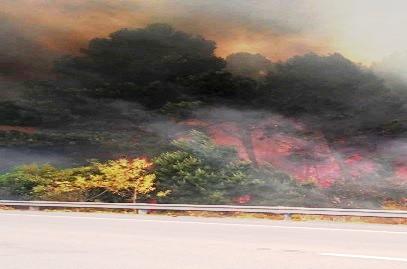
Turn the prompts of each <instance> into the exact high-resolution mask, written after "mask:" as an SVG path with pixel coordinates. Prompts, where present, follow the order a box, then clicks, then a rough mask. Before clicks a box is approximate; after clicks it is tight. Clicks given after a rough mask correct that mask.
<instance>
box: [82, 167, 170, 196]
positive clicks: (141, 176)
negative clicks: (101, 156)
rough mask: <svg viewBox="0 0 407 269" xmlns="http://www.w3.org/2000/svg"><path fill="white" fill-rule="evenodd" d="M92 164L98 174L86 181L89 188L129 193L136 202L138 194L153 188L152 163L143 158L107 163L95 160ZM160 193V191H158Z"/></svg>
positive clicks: (150, 190)
mask: <svg viewBox="0 0 407 269" xmlns="http://www.w3.org/2000/svg"><path fill="white" fill-rule="evenodd" d="M93 165H94V166H95V167H96V168H97V169H98V171H99V174H96V175H91V176H90V180H89V182H88V183H87V185H88V187H89V188H100V189H103V190H105V191H109V192H111V193H116V194H119V195H121V194H122V193H124V195H125V196H126V195H127V193H130V194H131V201H132V202H133V203H136V202H137V199H138V196H139V194H144V195H145V194H148V193H150V192H152V191H154V190H155V187H154V180H155V178H156V176H155V174H154V173H152V172H149V171H148V170H149V169H150V167H151V165H152V163H150V162H148V161H147V160H144V159H133V160H127V159H120V160H117V161H109V162H107V163H104V164H102V163H98V162H95V163H93ZM160 194H162V193H160Z"/></svg>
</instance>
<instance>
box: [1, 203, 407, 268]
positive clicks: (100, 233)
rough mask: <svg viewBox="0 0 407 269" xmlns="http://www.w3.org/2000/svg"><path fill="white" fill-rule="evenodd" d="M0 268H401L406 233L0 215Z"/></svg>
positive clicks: (357, 227) (406, 260)
mask: <svg viewBox="0 0 407 269" xmlns="http://www.w3.org/2000/svg"><path fill="white" fill-rule="evenodd" d="M0 268H1V269H76V268H78V269H94V268H95V269H96V268H97V269H105V268H106V269H121V268H126V269H127V268H132V269H150V268H151V269H156V268H157V269H158V268H159V269H166V268H171V269H229V268H230V269H232V268H233V269H241V268H245V269H246V268H247V269H285V268H287V269H305V268H307V269H308V268H309V269H311V268H312V269H328V268H329V269H346V268H351V269H358V268H369V269H379V268H380V269H386V268H390V269H398V268H400V269H405V268H407V227H406V226H391V225H370V224H340V223H339V224H338V223H320V222H318V223H316V222H301V223H298V222H285V221H266V220H244V219H212V218H209V219H204V218H192V217H177V218H173V217H165V216H135V215H120V214H88V213H54V212H30V211H0Z"/></svg>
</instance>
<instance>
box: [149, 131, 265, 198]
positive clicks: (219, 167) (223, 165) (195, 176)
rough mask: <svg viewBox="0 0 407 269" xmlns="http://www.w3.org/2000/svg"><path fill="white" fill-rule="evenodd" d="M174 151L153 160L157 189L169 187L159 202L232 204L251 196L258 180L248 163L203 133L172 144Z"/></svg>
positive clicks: (192, 134) (193, 132) (195, 133)
mask: <svg viewBox="0 0 407 269" xmlns="http://www.w3.org/2000/svg"><path fill="white" fill-rule="evenodd" d="M172 145H173V146H174V147H175V150H174V151H172V152H166V153H163V154H161V155H160V156H158V157H157V158H156V159H154V167H155V170H156V174H157V188H158V189H159V190H163V189H164V190H170V191H171V193H170V195H168V196H167V197H164V198H162V199H160V200H161V201H163V202H181V203H184V202H185V203H209V204H214V203H215V204H216V203H225V204H230V203H233V199H234V198H236V197H239V196H242V195H253V194H252V191H254V190H255V187H256V186H257V185H260V184H261V180H259V179H257V178H255V177H253V175H251V174H250V170H251V164H250V163H249V162H245V161H241V160H239V159H238V157H237V153H236V151H235V150H234V149H233V148H230V147H223V146H219V145H216V144H214V143H213V142H212V141H211V140H210V139H209V138H208V137H207V136H206V135H204V134H203V133H200V132H197V131H192V132H191V133H190V134H189V137H188V138H183V139H179V140H176V141H174V142H173V143H172Z"/></svg>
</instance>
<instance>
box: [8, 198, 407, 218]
mask: <svg viewBox="0 0 407 269" xmlns="http://www.w3.org/2000/svg"><path fill="white" fill-rule="evenodd" d="M0 206H13V207H18V208H29V209H30V210H39V209H40V208H103V209H133V210H139V212H140V213H141V214H146V213H147V210H171V211H213V212H246V213H269V214H279V215H284V216H285V219H290V218H291V215H292V214H302V215H327V216H356V217H379V218H407V211H403V210H371V209H341V208H307V207H283V206H276V207H275V206H237V205H194V204H146V203H97V202H55V201H12V200H0Z"/></svg>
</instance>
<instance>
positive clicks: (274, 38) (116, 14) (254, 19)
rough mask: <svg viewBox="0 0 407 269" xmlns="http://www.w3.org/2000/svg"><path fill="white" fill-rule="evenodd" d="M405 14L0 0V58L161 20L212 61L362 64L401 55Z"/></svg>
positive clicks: (292, 4)
mask: <svg viewBox="0 0 407 269" xmlns="http://www.w3.org/2000/svg"><path fill="white" fill-rule="evenodd" d="M406 11H407V1H406V0H86V1H85V0H1V1H0V23H1V26H0V37H1V39H0V54H1V53H3V54H4V53H8V54H10V53H11V54H12V53H15V54H18V53H21V54H23V53H24V46H29V51H31V50H32V48H36V47H43V48H46V49H48V50H52V51H53V52H57V53H59V52H63V53H72V52H77V51H78V48H79V47H83V46H85V44H86V42H87V41H88V40H89V39H90V38H92V37H95V36H105V35H106V34H108V33H110V32H112V31H115V30H118V29H119V28H123V27H126V28H137V27H143V26H145V25H146V24H149V23H154V22H165V23H170V24H172V25H174V26H175V27H176V28H178V29H181V30H185V31H187V32H190V33H194V34H202V35H204V36H205V37H206V38H208V39H212V40H215V41H216V42H217V44H218V50H217V53H218V55H220V56H226V55H228V54H230V53H233V52H239V51H247V52H254V53H261V54H263V55H265V56H267V57H269V58H270V59H271V60H274V61H276V60H284V59H286V58H288V57H290V56H292V55H295V54H302V53H306V52H309V51H314V52H317V53H321V54H327V53H332V52H340V53H342V54H343V55H345V56H346V57H348V58H350V59H351V60H353V61H356V62H363V63H364V64H370V63H372V62H374V61H379V60H381V59H382V58H384V57H385V56H387V55H390V54H392V53H394V52H398V51H405V50H407V31H406V27H407V16H406V14H405V13H406ZM4 38H6V39H8V40H7V41H6V40H5V39H4ZM20 41H21V42H20ZM2 43H3V44H2ZM16 43H20V45H17V46H18V47H19V48H18V51H17V52H10V50H13V49H15V48H13V47H15V44H16ZM13 44H14V45H13ZM21 44H24V45H21ZM5 51H8V52H5Z"/></svg>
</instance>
